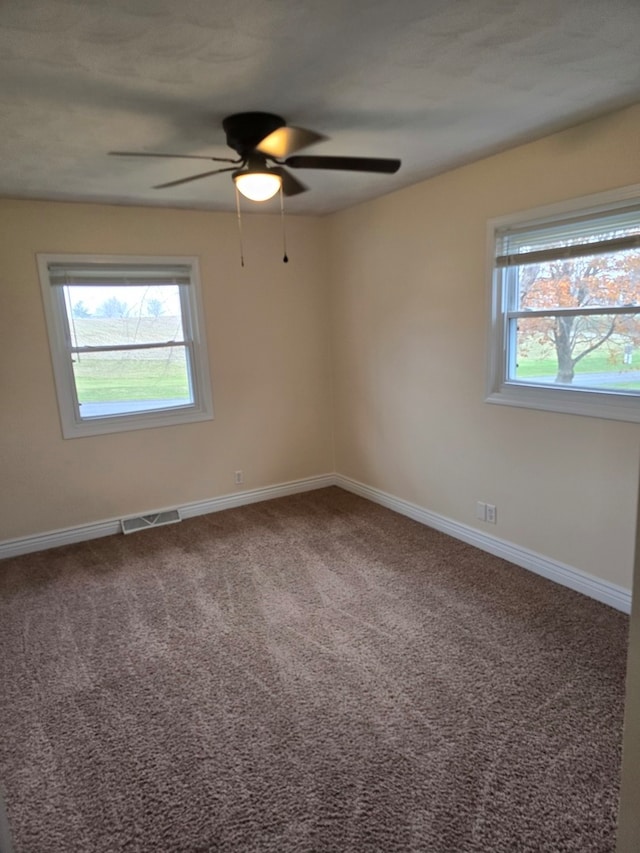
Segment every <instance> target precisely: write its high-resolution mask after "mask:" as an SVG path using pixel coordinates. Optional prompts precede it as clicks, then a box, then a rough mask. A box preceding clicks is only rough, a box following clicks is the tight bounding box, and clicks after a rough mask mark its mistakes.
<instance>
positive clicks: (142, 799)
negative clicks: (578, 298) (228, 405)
mask: <svg viewBox="0 0 640 853" xmlns="http://www.w3.org/2000/svg"><path fill="white" fill-rule="evenodd" d="M626 631H627V618H626V617H625V616H623V615H622V614H620V613H617V612H616V611H614V610H612V609H610V608H608V607H606V606H604V605H601V604H598V603H596V602H594V601H591V600H589V599H587V598H584V597H582V596H580V595H579V594H577V593H574V592H571V591H569V590H567V589H564V588H563V587H559V586H556V585H554V584H552V583H550V582H548V581H545V580H543V579H541V578H539V577H536V576H535V575H533V574H530V573H527V572H525V571H524V570H521V569H518V568H516V567H514V566H511V565H510V564H508V563H506V562H504V561H502V560H499V559H496V558H494V557H491V556H488V555H487V554H484V553H482V552H480V551H477V550H475V549H474V548H472V547H470V546H468V545H465V544H463V543H460V542H458V541H456V540H453V539H450V538H448V537H447V536H445V535H443V534H440V533H437V532H435V531H433V530H430V529H429V528H426V527H423V526H422V525H420V524H417V523H414V522H412V521H410V520H408V519H406V518H403V517H401V516H398V515H396V514H395V513H393V512H390V511H388V510H386V509H383V508H381V507H378V506H376V505H374V504H371V503H369V502H367V501H364V500H362V499H360V498H357V497H354V496H353V495H350V494H348V493H346V492H343V491H341V490H339V489H336V488H331V489H324V490H321V491H318V492H312V493H307V494H304V495H299V496H295V497H290V498H283V499H280V500H276V501H270V502H265V503H261V504H254V505H253V506H249V507H244V508H240V509H234V510H230V511H227V512H222V513H217V514H213V515H209V516H203V517H200V518H196V519H192V520H189V521H184V522H182V523H181V524H178V525H174V526H171V527H165V528H161V529H158V530H150V531H145V532H142V533H138V534H134V535H132V536H129V537H123V536H114V537H109V538H106V539H99V540H94V541H92V542H87V543H82V544H78V545H74V546H69V547H65V548H60V549H56V550H52V551H48V552H41V553H38V554H33V555H27V556H23V557H18V558H16V559H10V560H6V561H4V562H3V563H0V676H1V684H2V693H1V697H0V780H1V782H0V784H1V786H2V793H3V795H4V797H5V800H6V804H7V811H8V815H9V821H10V824H11V828H12V832H13V837H14V845H15V848H16V851H17V853H50V851H55V853H76V852H77V853H94V851H101V853H113V851H148V853H151V851H153V853H173V852H174V851H175V853H177V851H183V852H184V853H194V851H203V853H204V851H229V853H235V851H273V853H293V851H296V853H311V851H313V853H325V851H327V853H328V851H335V853H345V851H381V853H388V851H425V853H464V851H478V852H480V851H482V853H501V851H504V853H507V852H508V853H514V851H549V853H552V851H553V853H560V851H580V853H586V851H601V852H602V853H604V851H613V850H614V834H615V818H616V809H617V797H618V777H619V763H620V741H621V720H622V712H623V704H624V669H625V651H626Z"/></svg>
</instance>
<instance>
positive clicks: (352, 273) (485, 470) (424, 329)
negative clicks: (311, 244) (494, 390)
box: [329, 107, 640, 588]
mask: <svg viewBox="0 0 640 853" xmlns="http://www.w3.org/2000/svg"><path fill="white" fill-rule="evenodd" d="M638 138H640V107H636V108H634V109H630V110H626V111H623V112H619V113H617V114H613V115H610V116H607V117H605V118H602V119H600V120H598V121H595V122H591V123H589V124H585V125H582V126H580V127H577V128H574V129H572V130H569V131H566V132H564V133H560V134H556V135H554V136H550V137H547V138H546V139H543V140H540V141H538V142H535V143H533V144H529V145H525V146H521V147H518V148H515V149H512V150H510V151H507V152H504V153H502V154H499V155H496V156H494V157H491V158H488V159H486V160H483V161H480V162H478V163H475V164H473V165H470V166H467V167H464V168H460V169H457V170H454V171H452V172H449V173H447V174H443V175H441V176H438V177H436V178H434V179H432V180H429V181H426V182H423V183H421V184H419V185H416V186H413V187H410V188H408V189H406V190H404V191H401V192H398V193H394V194H393V195H389V196H387V197H384V198H381V199H378V200H377V201H374V202H371V203H368V204H363V205H361V206H359V207H356V208H352V209H350V210H347V211H345V212H342V213H340V214H338V215H336V216H334V217H332V219H331V221H330V223H329V226H330V237H331V245H332V258H331V262H332V333H333V343H332V351H333V359H334V364H335V371H334V401H335V419H334V430H335V453H336V470H338V471H339V472H340V473H341V474H344V475H346V476H349V477H352V478H354V479H355V480H359V481H361V482H363V483H366V484H368V485H371V486H374V487H376V488H378V489H382V490H384V491H386V492H389V493H391V494H392V495H395V496H397V497H400V498H403V499H405V500H407V501H411V502H414V503H416V504H418V505H419V506H421V507H424V508H427V509H429V510H431V511H434V512H436V513H440V514H442V515H443V516H446V517H447V518H450V519H454V520H455V521H458V522H461V523H464V524H467V525H471V526H476V527H478V528H480V529H481V530H483V531H484V532H487V533H494V534H495V535H497V536H498V537H500V538H501V539H505V540H508V541H511V542H514V543H517V544H518V545H520V546H522V547H525V548H529V549H531V550H533V551H536V552H539V553H541V554H544V555H546V556H548V557H551V558H553V559H555V560H559V561H561V562H563V563H566V564H568V565H570V566H574V567H577V568H579V569H581V570H583V571H586V572H589V573H591V574H593V575H595V576H597V577H599V578H603V579H605V580H607V581H611V582H613V583H616V584H620V585H621V586H623V587H626V588H630V587H631V577H632V565H633V545H634V529H635V509H636V498H637V481H638V466H639V451H640V427H639V426H638V425H635V424H627V423H621V422H614V421H605V420H601V419H596V418H586V417H578V416H570V415H561V414H555V413H548V412H538V411H532V410H525V409H516V408H511V407H506V406H497V405H489V404H487V403H485V402H483V398H484V396H485V382H486V368H485V365H486V349H487V347H486V341H487V295H488V282H487V276H486V260H485V258H486V222H487V220H488V219H489V218H492V217H496V216H501V215H505V214H508V213H512V212H516V211H520V210H526V209H528V208H533V207H536V206H541V205H546V204H550V203H553V202H559V201H563V200H566V199H570V198H574V197H578V196H582V195H586V194H590V193H595V192H599V191H603V190H609V189H612V188H615V187H622V186H625V185H630V184H634V183H640V156H639V153H638V147H637V141H638ZM428 144H429V141H428V139H425V145H428ZM478 500H481V501H485V502H488V503H492V504H495V505H496V506H497V511H498V523H497V525H496V526H495V527H494V526H493V525H487V524H484V522H478V521H476V519H475V503H476V501H478Z"/></svg>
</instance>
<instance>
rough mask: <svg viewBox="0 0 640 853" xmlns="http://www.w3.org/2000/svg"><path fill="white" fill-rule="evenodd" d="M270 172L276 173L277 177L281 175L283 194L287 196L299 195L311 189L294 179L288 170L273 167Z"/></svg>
mask: <svg viewBox="0 0 640 853" xmlns="http://www.w3.org/2000/svg"><path fill="white" fill-rule="evenodd" d="M269 171H270V172H275V174H276V175H280V177H281V178H282V192H283V193H284V195H286V196H289V195H298V194H299V193H304V192H306V191H307V190H308V189H309V188H308V187H306V186H305V185H304V184H303V183H302V181H299V180H298V179H297V178H294V176H293V175H292V174H291V172H287V170H286V169H283V168H282V166H273V167H272V168H271V169H269Z"/></svg>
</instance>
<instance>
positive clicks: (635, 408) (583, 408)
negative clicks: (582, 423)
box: [485, 382, 640, 423]
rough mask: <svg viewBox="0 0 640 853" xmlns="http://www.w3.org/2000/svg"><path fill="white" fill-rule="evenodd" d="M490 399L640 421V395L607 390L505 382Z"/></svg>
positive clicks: (490, 400) (552, 409)
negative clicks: (573, 388) (608, 391)
mask: <svg viewBox="0 0 640 853" xmlns="http://www.w3.org/2000/svg"><path fill="white" fill-rule="evenodd" d="M485 402H486V403H497V404H498V405H502V406H516V407H518V408H526V409H539V410H541V411H545V412H560V413H561V414H568V415H583V416H585V417H591V418H604V419H606V420H614V421H627V422H629V423H640V396H635V395H633V396H632V395H624V394H616V393H607V392H606V391H605V392H603V391H588V390H582V389H581V390H579V391H577V390H576V391H571V390H569V389H566V388H562V389H560V388H558V389H556V388H545V387H542V386H538V387H536V386H533V387H532V386H527V387H524V386H523V385H516V384H511V383H508V382H505V383H504V384H503V385H501V386H500V388H499V389H498V390H494V391H491V392H490V393H489V394H488V395H487V396H486V397H485Z"/></svg>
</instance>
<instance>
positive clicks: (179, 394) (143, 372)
mask: <svg viewBox="0 0 640 853" xmlns="http://www.w3.org/2000/svg"><path fill="white" fill-rule="evenodd" d="M74 373H75V377H76V388H77V391H78V399H79V401H80V402H81V403H105V402H110V401H122V400H175V399H180V400H189V399H190V393H189V380H188V376H187V370H186V365H185V363H184V360H181V361H180V360H177V359H175V360H173V361H171V360H167V359H162V360H161V359H150V358H146V359H140V358H139V359H136V360H127V359H122V360H120V359H114V358H111V359H105V358H97V357H94V356H91V357H89V358H86V357H83V358H82V359H81V361H80V362H79V363H78V362H76V363H75V364H74Z"/></svg>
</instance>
